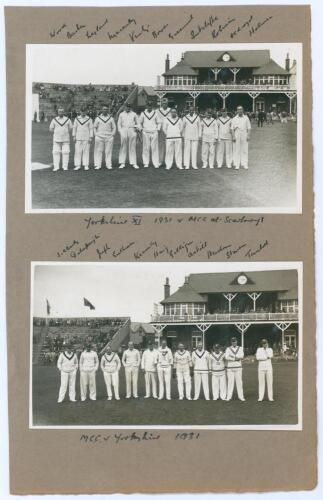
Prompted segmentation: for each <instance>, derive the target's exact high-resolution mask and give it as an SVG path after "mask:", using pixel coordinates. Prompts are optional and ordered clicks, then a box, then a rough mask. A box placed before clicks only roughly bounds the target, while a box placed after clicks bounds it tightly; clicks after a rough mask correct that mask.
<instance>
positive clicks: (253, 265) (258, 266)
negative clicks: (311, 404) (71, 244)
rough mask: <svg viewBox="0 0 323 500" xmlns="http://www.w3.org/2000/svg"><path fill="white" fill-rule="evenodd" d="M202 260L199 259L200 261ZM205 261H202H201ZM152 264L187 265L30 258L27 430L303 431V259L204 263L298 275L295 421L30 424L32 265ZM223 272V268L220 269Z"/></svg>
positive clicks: (31, 410) (181, 262)
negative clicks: (241, 423)
mask: <svg viewBox="0 0 323 500" xmlns="http://www.w3.org/2000/svg"><path fill="white" fill-rule="evenodd" d="M202 262H203V261H201V262H199V263H202ZM203 263H205V262H203ZM133 264H134V265H139V266H144V265H147V264H148V265H156V266H158V265H159V264H168V265H170V266H173V267H175V266H176V265H178V264H187V262H185V261H178V262H168V261H161V262H132V261H127V262H102V263H101V262H100V263H99V262H91V261H87V262H67V261H65V262H59V263H58V262H57V261H31V266H30V331H29V337H30V338H29V426H28V428H29V429H43V430H44V429H56V430H71V429H79V430H81V429H119V430H127V429H131V430H135V429H139V430H142V429H158V430H176V429H183V430H186V431H187V430H189V429H192V430H218V431H221V430H226V431H228V430H239V431H241V430H246V431H264V430H265V431H302V430H303V307H304V304H303V292H304V290H303V284H304V281H303V262H302V261H291V262H289V261H288V262H280V261H277V262H276V261H262V262H243V261H242V262H241V261H239V262H232V263H223V262H212V263H208V264H218V265H219V266H221V268H222V269H223V267H225V268H226V271H224V272H232V271H231V269H230V268H234V269H233V271H234V272H239V271H238V269H236V268H238V267H239V266H240V267H241V268H243V270H244V271H245V272H248V271H275V270H283V269H291V270H294V269H295V270H296V271H297V277H298V301H299V329H298V335H299V341H298V346H299V347H298V372H297V396H298V401H297V413H298V423H297V424H287V425H280V424H277V425H120V426H118V425H65V426H64V425H34V423H33V394H32V392H33V359H32V356H33V306H34V276H35V273H34V271H35V267H36V266H42V265H44V266H66V265H67V266H102V265H103V266H106V265H107V266H113V267H115V266H129V265H130V266H131V265H133ZM222 272H223V270H222Z"/></svg>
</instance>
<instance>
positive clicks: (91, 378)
mask: <svg viewBox="0 0 323 500" xmlns="http://www.w3.org/2000/svg"><path fill="white" fill-rule="evenodd" d="M98 368H99V358H98V355H97V353H96V352H95V351H93V350H92V347H91V345H90V344H89V345H87V346H86V349H85V350H84V351H83V352H82V354H81V357H80V386H81V400H82V401H85V400H86V396H87V389H88V388H89V393H90V399H91V400H92V401H95V400H96V380H95V376H96V372H97V369H98Z"/></svg>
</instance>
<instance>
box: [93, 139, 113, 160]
mask: <svg viewBox="0 0 323 500" xmlns="http://www.w3.org/2000/svg"><path fill="white" fill-rule="evenodd" d="M113 139H114V137H113V135H111V136H110V137H106V138H102V137H98V136H96V137H95V143H94V165H95V166H96V167H99V168H101V166H102V156H103V154H104V159H105V166H106V167H107V168H111V167H112V148H113Z"/></svg>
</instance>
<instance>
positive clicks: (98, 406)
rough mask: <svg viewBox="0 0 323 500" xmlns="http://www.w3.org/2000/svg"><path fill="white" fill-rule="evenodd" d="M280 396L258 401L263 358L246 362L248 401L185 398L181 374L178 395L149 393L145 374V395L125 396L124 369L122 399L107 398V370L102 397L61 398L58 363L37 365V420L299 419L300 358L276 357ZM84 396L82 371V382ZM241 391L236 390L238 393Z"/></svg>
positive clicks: (141, 387) (70, 422)
mask: <svg viewBox="0 0 323 500" xmlns="http://www.w3.org/2000/svg"><path fill="white" fill-rule="evenodd" d="M273 369H274V398H275V401H274V402H272V403H270V402H268V401H264V402H262V403H258V402H257V397H258V394H257V391H258V381H257V364H256V363H251V364H245V365H244V368H243V382H244V393H245V398H246V402H241V401H239V400H236V399H233V400H232V401H230V402H225V401H212V400H211V401H205V400H204V399H200V400H198V401H187V400H184V401H179V400H178V399H177V398H178V395H177V383H176V380H174V379H173V380H172V398H173V399H172V400H171V401H166V400H162V401H158V400H154V399H144V398H143V395H144V377H143V374H142V372H140V374H139V396H140V397H139V399H129V400H126V399H123V398H124V396H125V380H124V370H123V369H122V370H121V376H120V397H121V398H122V399H121V400H120V401H115V400H113V401H107V399H106V391H105V385H104V381H103V375H102V372H101V371H99V372H98V375H97V398H98V399H97V401H88V400H87V401H85V402H80V401H78V402H77V403H71V402H69V401H66V402H64V403H61V404H57V395H58V389H59V382H60V376H59V372H58V370H57V368H56V367H55V366H37V365H36V366H34V367H33V425H44V426H46V425H51V426H55V425H63V426H65V425H67V426H68V425H81V426H82V425H83V426H84V425H125V426H127V425H257V424H260V425H287V424H297V421H298V420H297V362H295V361H280V362H277V363H274V367H273ZM76 394H77V399H79V375H78V376H77V385H76ZM234 397H236V396H234Z"/></svg>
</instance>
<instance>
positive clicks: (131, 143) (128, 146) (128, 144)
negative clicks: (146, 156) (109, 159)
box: [119, 128, 137, 165]
mask: <svg viewBox="0 0 323 500" xmlns="http://www.w3.org/2000/svg"><path fill="white" fill-rule="evenodd" d="M120 140H121V144H120V151H119V163H120V164H123V163H126V159H127V151H128V155H129V163H130V165H136V164H137V152H136V145H137V134H136V131H135V130H134V129H133V128H129V129H124V130H123V131H122V132H121V133H120Z"/></svg>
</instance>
